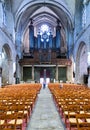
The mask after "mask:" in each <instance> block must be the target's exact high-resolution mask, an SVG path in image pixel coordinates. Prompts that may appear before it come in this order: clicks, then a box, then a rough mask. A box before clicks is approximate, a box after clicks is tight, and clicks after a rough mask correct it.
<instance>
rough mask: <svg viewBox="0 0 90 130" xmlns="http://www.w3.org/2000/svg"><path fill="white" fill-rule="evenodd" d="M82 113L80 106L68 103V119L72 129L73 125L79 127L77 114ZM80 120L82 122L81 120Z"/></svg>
mask: <svg viewBox="0 0 90 130" xmlns="http://www.w3.org/2000/svg"><path fill="white" fill-rule="evenodd" d="M78 113H80V106H78V105H68V121H69V123H70V130H71V128H72V127H77V122H76V115H77V114H78ZM80 122H82V121H81V120H80Z"/></svg>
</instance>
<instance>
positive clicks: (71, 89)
mask: <svg viewBox="0 0 90 130" xmlns="http://www.w3.org/2000/svg"><path fill="white" fill-rule="evenodd" d="M48 87H49V89H50V91H51V93H52V96H53V99H54V102H55V104H56V106H57V109H58V111H59V112H60V115H61V117H62V119H63V117H64V121H65V125H66V127H67V126H68V122H69V126H70V127H69V128H70V130H71V129H72V128H73V126H75V127H76V128H77V130H90V118H89V117H90V95H89V93H90V90H89V89H88V88H86V86H83V85H75V84H70V86H69V84H63V88H60V84H49V86H48ZM80 118H83V119H80ZM84 118H85V119H84Z"/></svg>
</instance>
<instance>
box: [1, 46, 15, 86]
mask: <svg viewBox="0 0 90 130" xmlns="http://www.w3.org/2000/svg"><path fill="white" fill-rule="evenodd" d="M11 56H12V54H11V50H10V47H9V45H8V44H4V45H3V47H2V85H7V84H12V82H13V79H12V78H13V62H12V57H11Z"/></svg>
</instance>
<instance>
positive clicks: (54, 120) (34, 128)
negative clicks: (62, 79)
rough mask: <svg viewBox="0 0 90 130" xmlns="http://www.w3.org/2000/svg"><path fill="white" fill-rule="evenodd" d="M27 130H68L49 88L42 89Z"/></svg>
mask: <svg viewBox="0 0 90 130" xmlns="http://www.w3.org/2000/svg"><path fill="white" fill-rule="evenodd" d="M27 130H66V128H65V127H64V124H63V122H62V120H61V118H60V116H59V114H58V112H57V109H56V107H55V104H54V102H53V99H52V95H51V94H50V91H49V89H48V88H45V89H43V88H42V89H41V91H40V94H39V95H38V100H37V102H36V104H35V108H34V111H33V113H32V116H31V118H30V122H29V124H28V127H27Z"/></svg>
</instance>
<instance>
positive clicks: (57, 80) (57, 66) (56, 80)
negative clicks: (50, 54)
mask: <svg viewBox="0 0 90 130" xmlns="http://www.w3.org/2000/svg"><path fill="white" fill-rule="evenodd" d="M56 81H58V65H56Z"/></svg>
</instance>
